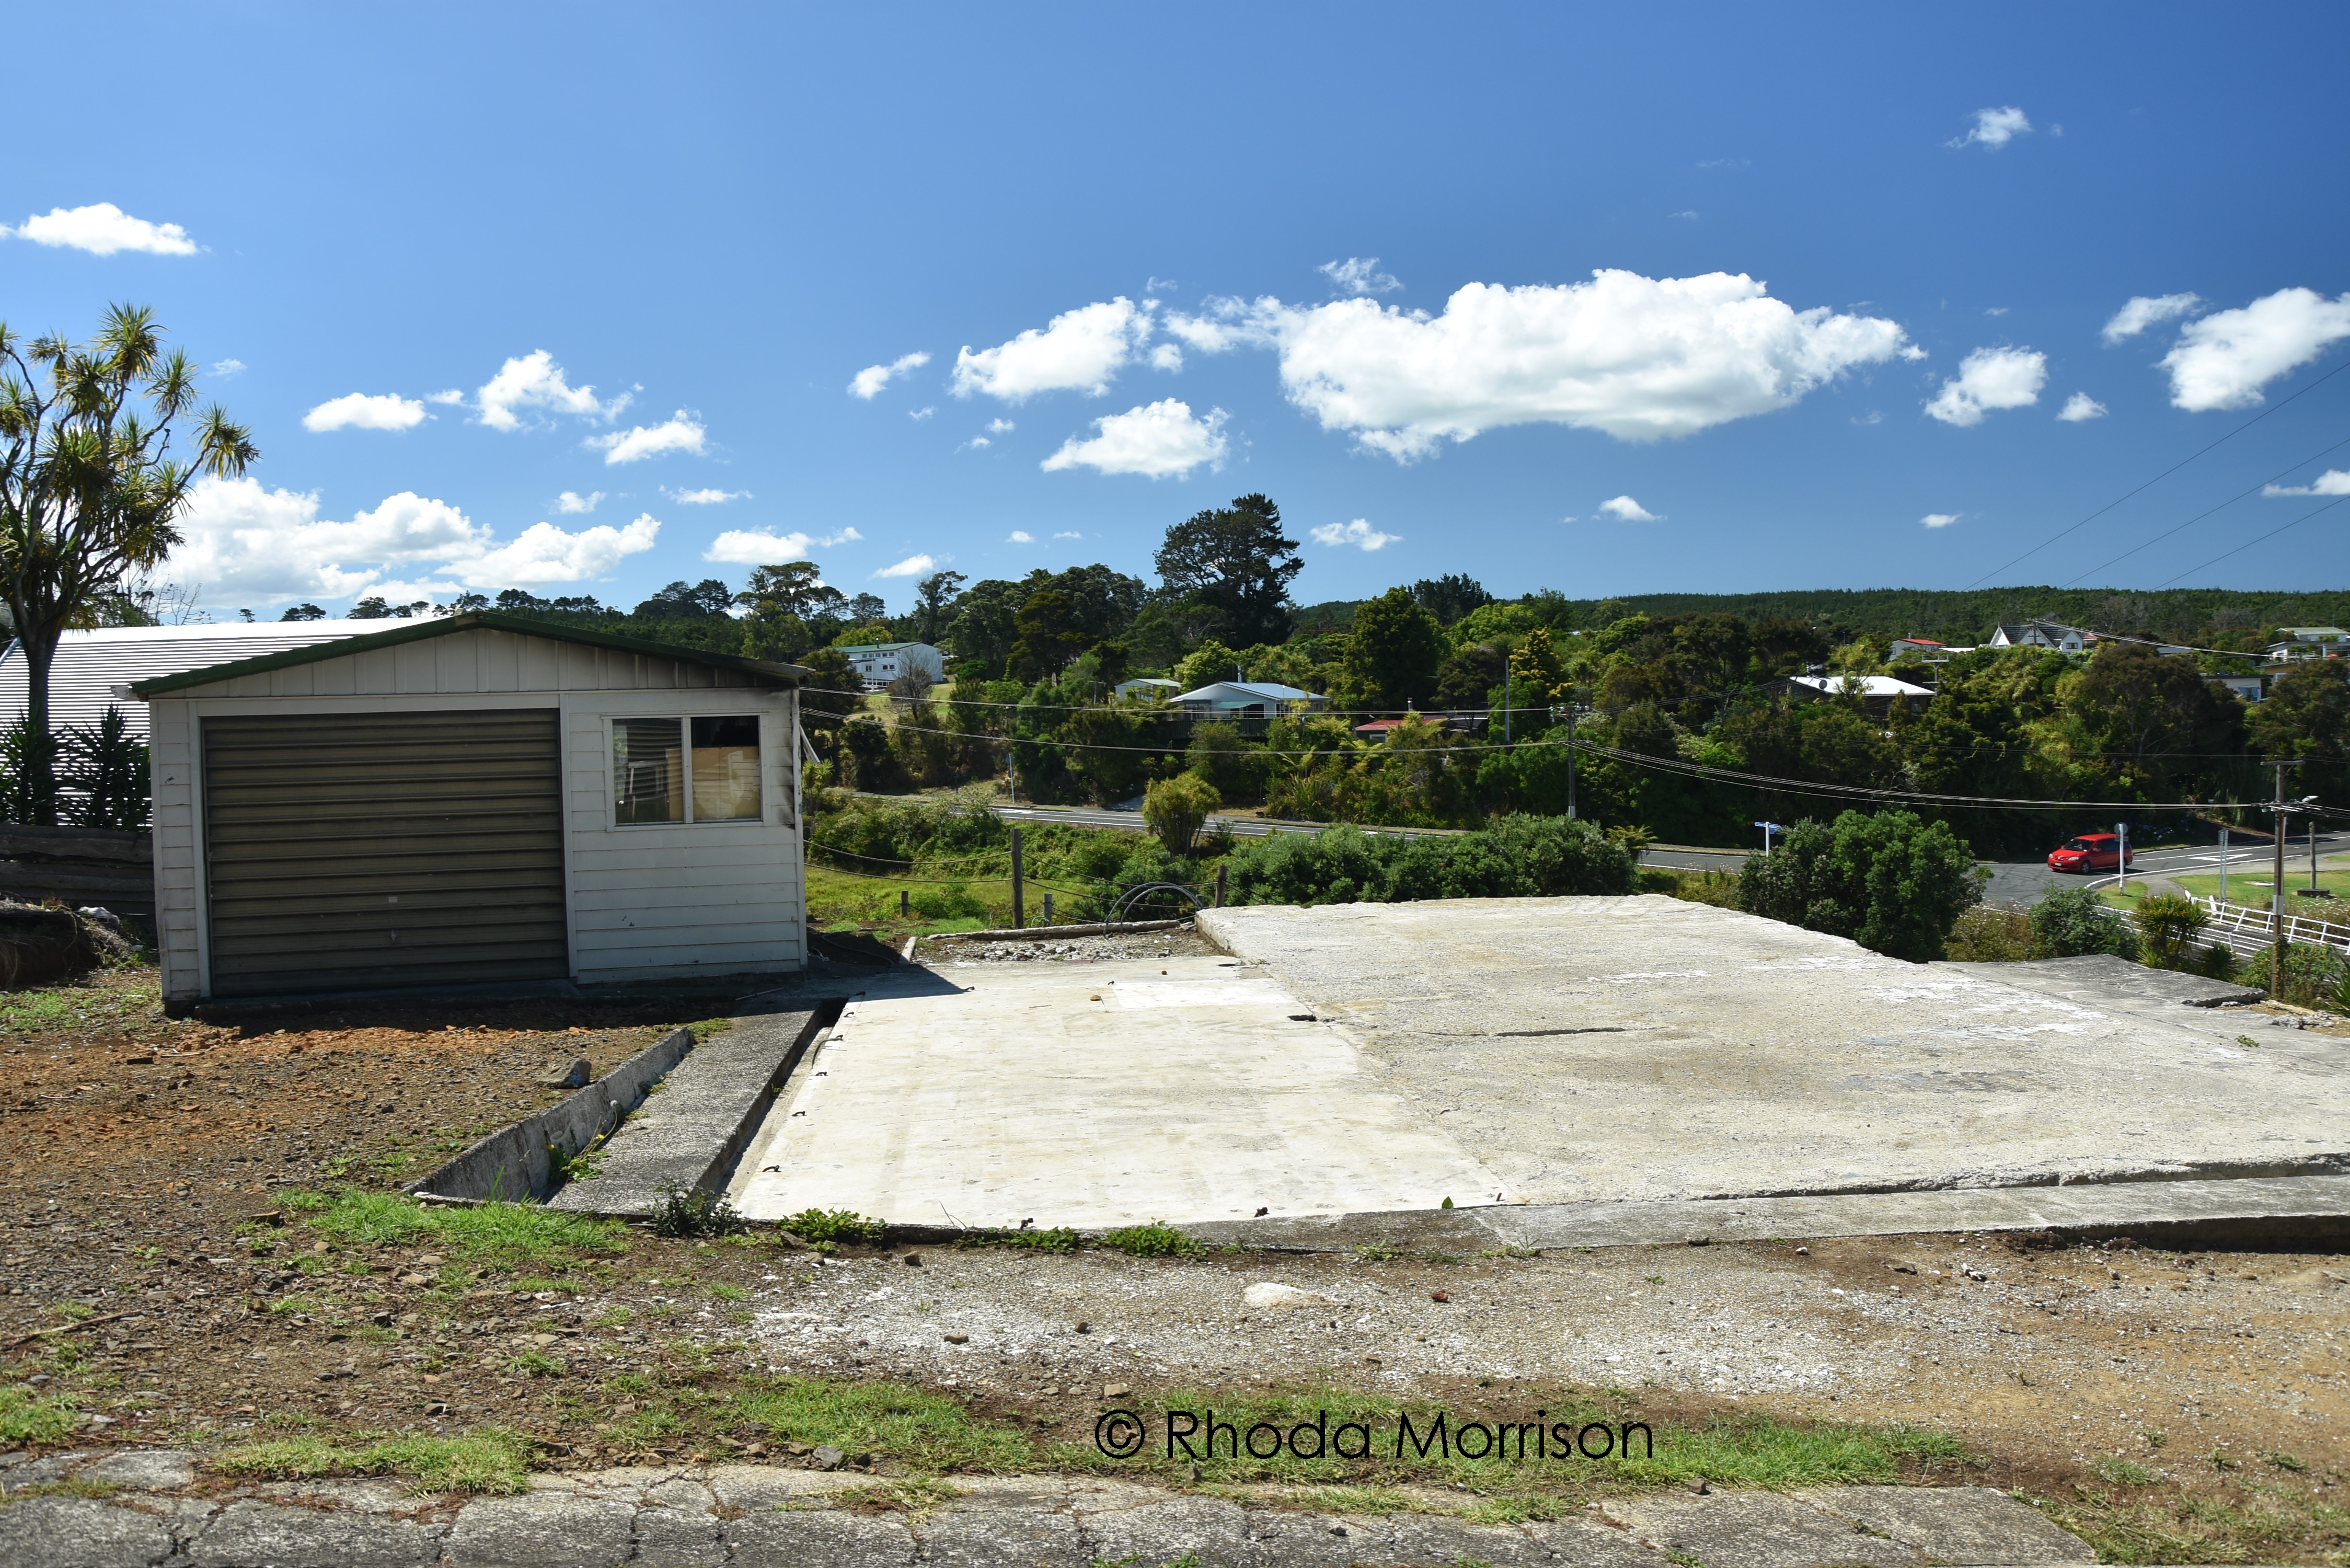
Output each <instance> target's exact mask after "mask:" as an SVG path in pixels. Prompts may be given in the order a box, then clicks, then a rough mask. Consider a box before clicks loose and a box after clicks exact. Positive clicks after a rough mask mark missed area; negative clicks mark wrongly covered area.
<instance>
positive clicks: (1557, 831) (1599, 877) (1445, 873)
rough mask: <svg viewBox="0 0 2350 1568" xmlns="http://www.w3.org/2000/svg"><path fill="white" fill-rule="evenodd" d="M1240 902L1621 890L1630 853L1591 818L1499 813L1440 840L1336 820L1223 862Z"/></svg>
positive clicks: (1628, 876)
mask: <svg viewBox="0 0 2350 1568" xmlns="http://www.w3.org/2000/svg"><path fill="white" fill-rule="evenodd" d="M1224 865H1225V867H1226V870H1227V873H1228V875H1229V877H1230V888H1231V893H1232V901H1233V902H1234V903H1239V904H1353V903H1387V902H1390V901H1400V900H1406V899H1418V898H1555V897H1560V896H1564V895H1569V894H1617V895H1621V894H1627V893H1630V892H1632V891H1633V890H1634V888H1636V886H1637V881H1636V878H1635V871H1634V867H1633V865H1632V857H1631V856H1630V855H1629V854H1627V852H1626V851H1625V849H1624V847H1623V846H1621V845H1618V844H1610V843H1609V842H1607V839H1606V838H1604V837H1602V836H1600V833H1599V830H1598V829H1597V828H1596V827H1594V826H1592V825H1591V824H1589V823H1587V822H1576V821H1570V820H1568V819H1567V818H1565V817H1557V816H1505V817H1503V818H1501V819H1499V820H1498V821H1496V822H1495V823H1494V824H1493V826H1491V827H1489V828H1486V829H1484V830H1483V831H1482V832H1477V833H1461V834H1448V835H1446V836H1442V837H1438V838H1409V839H1407V838H1397V837H1393V836H1387V835H1378V836H1374V835H1371V834H1367V833H1364V832H1362V831H1361V830H1360V829H1357V828H1353V827H1334V828H1331V829H1329V830H1328V831H1327V832H1325V833H1321V834H1317V835H1315V836H1313V837H1310V838H1309V837H1306V836H1304V835H1302V834H1281V835H1277V836H1274V837H1271V838H1260V839H1254V840H1252V841H1251V842H1250V843H1248V844H1246V845H1244V846H1241V847H1240V848H1238V849H1235V850H1234V851H1233V852H1232V854H1231V855H1230V856H1229V857H1226V859H1225V862H1224Z"/></svg>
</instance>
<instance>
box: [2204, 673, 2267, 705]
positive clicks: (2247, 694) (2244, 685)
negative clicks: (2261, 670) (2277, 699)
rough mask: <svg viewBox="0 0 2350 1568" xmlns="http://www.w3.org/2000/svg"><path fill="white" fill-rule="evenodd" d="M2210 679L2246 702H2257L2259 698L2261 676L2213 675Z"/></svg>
mask: <svg viewBox="0 0 2350 1568" xmlns="http://www.w3.org/2000/svg"><path fill="white" fill-rule="evenodd" d="M2210 680H2212V682H2213V683H2214V684H2216V685H2220V686H2224V687H2226V688H2227V689H2228V690H2229V691H2232V692H2234V693H2235V694H2236V695H2237V696H2239V697H2241V698H2242V699H2243V700H2244V701H2247V702H2257V701H2260V700H2261V678H2260V677H2259V676H2257V675H2214V676H2212V677H2210Z"/></svg>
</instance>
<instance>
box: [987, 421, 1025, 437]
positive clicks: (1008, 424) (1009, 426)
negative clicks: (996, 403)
mask: <svg viewBox="0 0 2350 1568" xmlns="http://www.w3.org/2000/svg"><path fill="white" fill-rule="evenodd" d="M1018 428H1019V427H1018V426H1017V425H1014V423H1013V422H1012V421H1010V420H990V421H987V433H988V434H990V435H1009V434H1011V433H1012V431H1014V430H1017V429H1018Z"/></svg>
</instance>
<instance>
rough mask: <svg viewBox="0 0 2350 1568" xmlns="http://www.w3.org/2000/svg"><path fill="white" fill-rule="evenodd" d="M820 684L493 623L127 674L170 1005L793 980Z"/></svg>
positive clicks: (397, 631) (684, 654)
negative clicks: (143, 737)
mask: <svg viewBox="0 0 2350 1568" xmlns="http://www.w3.org/2000/svg"><path fill="white" fill-rule="evenodd" d="M801 673H802V672H801V671H800V670H797V669H796V668H795V667H793V666H790V665H783V664H769V663H764V662H762V661H759V660H755V659H737V658H733V657H731V656H728V655H724V654H712V653H703V652H700V651H697V650H695V649H684V648H676V647H671V646H669V645H666V644H661V643H651V642H644V641H639V640H638V639H633V638H621V637H611V636H607V635H604V634H601V633H597V632H588V631H579V630H573V629H570V628H564V627H560V626H556V625H552V624H549V623H546V622H542V621H536V620H533V619H529V618H524V617H515V616H504V615H497V614H490V613H474V614H468V615H460V616H453V617H450V618H445V619H437V620H429V621H417V622H405V623H400V624H398V625H396V626H395V627H394V628H392V629H390V630H387V631H381V632H376V633H373V634H370V635H367V636H362V637H353V638H345V639H338V640H337V641H334V642H331V643H327V644H322V645H319V646H316V647H309V648H298V649H286V650H283V651H280V652H276V653H271V654H267V655H265V656H263V657H260V658H255V659H240V660H237V661H235V662H234V663H229V664H221V665H214V666H212V667H210V668H208V669H203V670H191V671H188V672H187V673H185V674H180V675H172V676H167V677H162V678H160V679H157V680H149V681H145V682H142V683H140V684H139V685H136V686H134V687H132V688H131V691H132V693H133V694H134V695H135V696H137V697H139V698H141V699H143V700H144V701H146V702H147V703H148V704H149V712H150V724H151V746H152V753H151V765H152V769H153V780H152V791H153V796H154V812H153V833H154V843H155V899H156V928H157V935H158V940H159V942H160V944H161V958H162V967H163V997H164V1000H165V1002H168V1003H176V1004H180V1005H185V1004H187V1003H190V1002H195V1001H199V1000H203V999H205V998H213V997H218V998H237V997H245V998H251V997H262V996H294V995H304V994H312V995H315V994H320V993H327V992H352V991H373V990H384V989H400V988H412V987H429V988H432V989H436V990H437V989H444V988H447V987H450V986H457V985H473V984H512V983H515V982H521V981H562V980H569V981H582V982H594V981H630V980H655V979H669V978H676V977H679V976H688V975H714V974H731V973H772V972H780V971H796V970H798V969H800V968H801V967H802V966H803V965H804V963H805V962H806V888H805V883H804V881H803V878H802V875H801V871H802V866H803V857H802V853H801V845H800V812H799V778H798V770H797V768H796V766H795V759H796V756H797V748H796V744H795V742H796V737H797V735H798V730H799V703H798V678H799V676H800V674H801Z"/></svg>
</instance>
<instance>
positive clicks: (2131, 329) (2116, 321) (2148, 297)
mask: <svg viewBox="0 0 2350 1568" xmlns="http://www.w3.org/2000/svg"><path fill="white" fill-rule="evenodd" d="M2202 303H2203V296H2201V295H2199V294H2140V295H2133V296H2131V298H2130V301H2129V303H2128V304H2126V305H2125V306H2122V307H2121V308H2120V309H2119V310H2116V311H2115V312H2114V318H2113V319H2112V320H2111V321H2108V322H2106V329H2105V331H2104V333H2103V334H2102V336H2103V337H2104V338H2105V340H2106V347H2107V348H2111V347H2112V346H2113V345H2114V344H2116V343H2119V342H2121V341H2122V340H2123V339H2125V338H2129V337H2137V335H2138V334H2139V333H2141V332H2143V331H2145V330H2146V329H2147V327H2159V326H2160V325H2162V323H2164V322H2166V321H2168V320H2170V319H2171V318H2172V317H2178V316H2185V315H2187V314H2188V313H2189V312H2190V311H2192V310H2193V309H2195V307H2196V306H2199V305H2201V304H2202Z"/></svg>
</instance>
